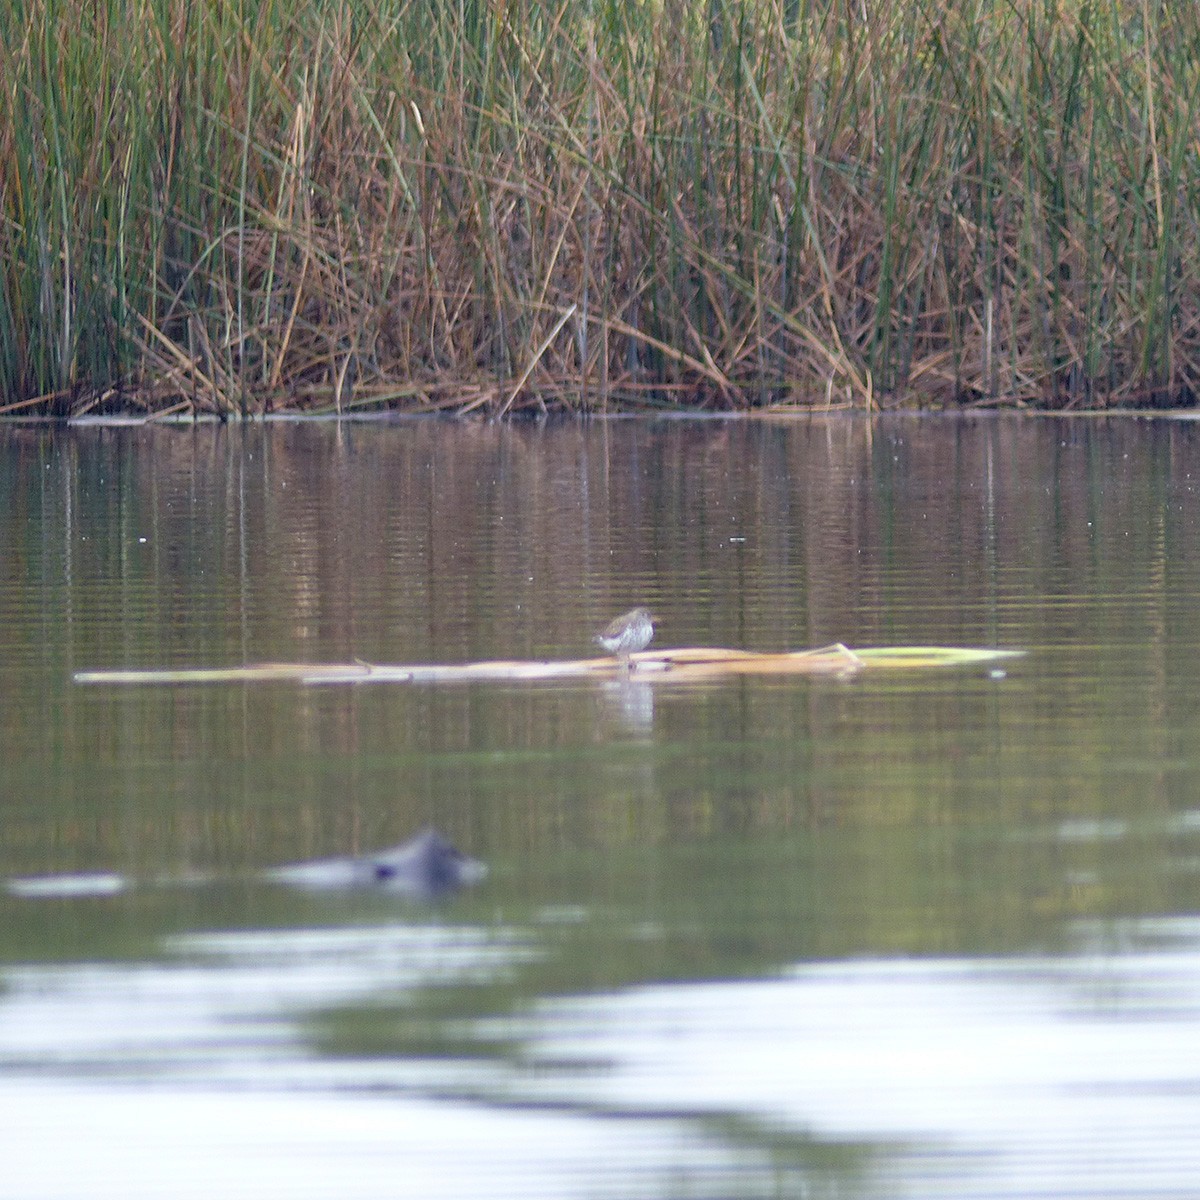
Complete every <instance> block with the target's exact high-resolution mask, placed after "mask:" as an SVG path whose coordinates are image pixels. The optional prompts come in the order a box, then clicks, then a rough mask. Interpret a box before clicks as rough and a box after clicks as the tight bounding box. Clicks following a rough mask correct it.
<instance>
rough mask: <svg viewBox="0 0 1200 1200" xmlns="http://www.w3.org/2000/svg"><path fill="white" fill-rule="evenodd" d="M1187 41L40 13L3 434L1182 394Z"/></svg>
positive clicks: (15, 143) (786, 0)
mask: <svg viewBox="0 0 1200 1200" xmlns="http://www.w3.org/2000/svg"><path fill="white" fill-rule="evenodd" d="M1198 34H1200V10H1198V9H1196V7H1195V6H1192V5H1175V6H1168V7H1166V8H1162V7H1161V6H1160V7H1158V8H1156V9H1155V11H1154V13H1153V16H1152V17H1151V13H1150V10H1149V9H1148V8H1147V7H1146V6H1145V5H1139V4H1134V3H1131V2H1129V0H1118V3H1115V4H1111V5H1100V6H1095V5H1085V4H1078V3H1074V2H1068V3H1066V4H1060V5H1053V6H1044V5H1032V6H1030V5H1010V4H993V3H990V2H985V3H983V4H982V5H973V6H965V7H964V6H962V5H954V4H950V3H946V2H945V0H943V2H942V3H941V4H940V5H939V4H935V5H934V7H933V8H930V6H929V5H928V4H925V3H917V2H916V0H891V2H890V3H889V2H886V0H885V2H884V3H879V4H870V5H865V6H861V7H857V6H855V7H850V6H847V5H844V4H841V3H838V4H834V3H831V2H829V0H813V2H806V3H803V4H800V3H791V2H790V0H714V2H713V3H710V4H707V5H704V6H696V5H691V6H685V5H683V4H680V3H679V0H648V2H647V3H646V4H628V3H620V4H618V3H613V2H612V0H582V2H581V0H570V2H568V0H564V2H562V3H549V4H546V3H539V2H538V0H523V2H522V3H520V4H518V5H509V6H496V5H478V4H466V5H455V4H451V5H442V4H435V5H429V4H423V3H409V4H400V5H393V4H383V3H381V2H380V0H351V2H350V3H348V4H346V5H335V6H332V7H330V6H328V5H323V4H316V3H311V2H310V0H257V2H254V3H249V4H243V5H237V6H230V5H208V4H201V5H195V4H188V3H185V2H184V0H149V3H146V4H140V5H130V4H124V3H117V2H116V0H101V2H100V3H98V4H88V5H67V4H52V3H49V0H30V2H29V3H28V4H20V5H13V6H7V7H6V8H5V9H4V10H3V13H2V14H0V46H2V47H3V50H2V51H0V54H2V55H3V78H4V79H5V81H6V88H5V92H4V95H5V101H4V103H3V104H0V197H3V199H2V201H0V203H2V204H3V206H4V211H3V221H2V222H0V289H2V294H0V300H2V303H0V397H4V398H6V400H7V408H5V409H4V410H3V411H12V410H14V409H18V408H25V409H27V410H28V411H52V412H59V413H62V412H68V411H70V412H79V411H81V410H86V409H88V408H94V407H98V408H103V407H105V406H112V405H113V404H116V403H124V404H135V405H137V406H142V405H145V406H147V407H148V408H150V409H153V410H156V411H159V412H166V411H171V410H176V409H177V410H180V411H186V412H196V411H201V412H215V413H221V414H239V413H250V412H258V411H261V410H263V409H279V408H296V409H310V408H319V409H324V410H340V411H348V410H361V409H363V408H372V407H382V406H390V407H401V408H408V409H414V410H437V409H442V408H449V409H455V410H468V411H470V410H478V411H482V412H488V411H492V412H494V411H501V410H507V409H509V408H510V407H511V408H520V407H523V406H530V405H534V406H536V405H542V404H545V403H546V402H547V401H550V402H558V403H562V404H565V405H568V406H589V407H592V406H601V407H603V406H606V405H608V404H610V403H620V402H628V401H652V402H654V403H656V404H668V403H672V402H679V403H686V404H695V403H698V402H699V403H711V404H717V405H733V406H741V405H756V404H762V403H767V402H794V403H800V404H807V403H813V402H817V403H820V404H822V405H825V404H849V405H857V406H871V405H874V404H887V403H893V402H901V401H903V400H905V399H908V398H912V397H919V398H923V399H924V400H926V401H930V402H941V401H947V402H951V401H968V402H969V401H990V400H1006V401H1037V402H1046V403H1053V404H1068V405H1081V404H1089V403H1091V404H1099V403H1110V402H1119V401H1144V400H1150V399H1154V400H1180V399H1188V398H1189V397H1190V394H1191V389H1192V388H1193V387H1194V385H1195V380H1196V379H1197V377H1198V376H1200V339H1198V338H1197V337H1196V334H1195V330H1196V328H1197V324H1198V322H1197V315H1198V313H1197V302H1196V299H1195V298H1196V297H1197V296H1200V287H1198V286H1197V280H1196V279H1194V278H1192V275H1193V273H1194V272H1196V271H1197V270H1200V245H1198V244H1197V243H1198V241H1200V232H1198V226H1197V223H1196V222H1195V221H1194V219H1193V217H1192V212H1193V210H1194V204H1193V203H1192V197H1191V194H1190V191H1189V190H1188V189H1189V188H1190V180H1191V179H1192V178H1193V177H1194V175H1195V172H1196V166H1197V164H1196V151H1195V138H1194V133H1193V125H1194V114H1193V105H1192V101H1191V99H1190V97H1191V96H1192V93H1193V91H1194V88H1193V87H1192V85H1191V83H1190V80H1191V78H1192V74H1193V67H1194V63H1193V60H1192V49H1191V48H1192V47H1193V46H1194V45H1195V44H1196V39H1197V35H1198Z"/></svg>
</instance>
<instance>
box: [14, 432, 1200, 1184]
mask: <svg viewBox="0 0 1200 1200" xmlns="http://www.w3.org/2000/svg"><path fill="white" fill-rule="evenodd" d="M0 565H2V574H0V878H3V879H6V880H12V879H15V878H25V877H30V876H62V877H65V878H64V887H63V888H62V889H59V890H58V891H56V890H55V889H53V888H51V889H50V892H51V894H44V895H28V894H21V895H19V894H13V893H12V892H11V891H0V1113H2V1114H3V1116H2V1119H0V1120H2V1128H3V1134H2V1135H0V1136H2V1138H3V1142H4V1145H3V1156H2V1163H3V1165H2V1166H0V1200H18V1198H19V1200H49V1198H51V1197H53V1198H56V1200H57V1198H67V1197H81V1198H82V1197H87V1198H89V1200H103V1198H108V1197H112V1198H113V1200H117V1198H120V1200H132V1198H140V1197H147V1198H149V1197H162V1196H172V1197H193V1196H194V1197H206V1198H207V1197H217V1196H221V1197H242V1196H245V1197H255V1198H262V1197H276V1196H277V1197H281V1198H282V1197H287V1198H288V1200H297V1198H308V1197H312V1198H314V1200H316V1198H321V1200H324V1198H332V1197H337V1198H339V1200H346V1198H357V1197H371V1198H372V1200H379V1198H380V1197H388V1196H402V1197H408V1196H412V1197H442V1196H445V1197H478V1196H488V1197H500V1196H503V1197H510V1196H511V1197H577V1196H578V1197H702V1198H708V1197H759V1196H788V1197H791V1196H804V1197H812V1196H819V1197H839V1198H842V1197H845V1198H850V1197H956V1198H957V1197H964V1198H969V1197H984V1196H987V1197H1029V1196H1039V1197H1042V1196H1045V1197H1060V1196H1072V1197H1092V1196H1097V1197H1100V1196H1103V1197H1185V1196H1187V1197H1194V1196H1196V1195H1198V1194H1200V1136H1197V1133H1196V1131H1197V1130H1200V685H1198V683H1197V677H1196V675H1197V671H1196V668H1197V662H1198V661H1200V654H1198V651H1200V621H1198V620H1197V614H1198V612H1200V426H1197V425H1193V424H1191V423H1188V422H1179V421H1176V422H1171V421H1161V422H1142V423H1134V422H1121V421H1101V420H1094V421H1078V422H1059V421H1052V420H1033V419H1026V420H1021V419H1012V418H989V419H979V420H953V421H952V420H941V419H936V418H934V419H924V420H920V421H918V420H909V419H880V420H877V421H875V422H873V423H872V422H868V421H867V420H863V419H848V418H845V419H843V418H837V417H832V418H827V419H826V418H819V419H818V418H814V419H809V420H799V421H794V422H787V423H784V422H780V423H768V422H753V423H752V422H740V421H661V422H655V423H644V422H634V421H625V422H608V423H594V424H591V425H586V426H585V425H577V424H563V425H550V426H548V427H545V428H536V427H533V426H524V425H514V426H511V427H495V426H485V425H450V424H444V423H395V424H369V425H366V424H365V425H343V426H334V425H288V426H281V427H271V428H267V429H262V428H258V429H251V430H244V431H243V430H237V429H212V428H200V429H193V428H183V427H177V428H156V429H145V428H141V429H134V428H78V429H75V430H72V431H55V432H52V431H47V430H45V429H40V428H28V427H25V428H22V427H7V428H0ZM636 603H647V604H649V605H651V606H652V607H653V608H654V609H655V610H656V612H657V614H658V616H659V618H660V626H659V631H658V637H657V641H658V643H659V644H662V645H676V646H680V645H715V646H728V647H736V648H747V649H754V650H780V649H793V648H799V647H804V646H818V645H824V644H827V643H830V642H835V641H841V642H845V643H846V644H848V645H850V646H880V645H909V644H917V645H961V646H994V647H1007V648H1018V649H1023V650H1026V651H1028V654H1027V656H1026V657H1024V658H1020V659H1013V660H1010V661H1008V662H1006V663H1004V664H1003V668H1002V669H1001V668H989V667H978V666H976V667H970V668H954V669H945V668H943V669H931V670H915V669H914V670H907V671H897V672H891V673H886V672H882V671H879V672H875V673H872V672H866V673H864V674H861V675H859V676H858V677H857V678H854V679H851V680H837V679H793V678H753V679H745V678H743V679H733V680H726V681H716V680H710V681H708V682H704V683H686V684H679V683H673V682H672V681H671V679H670V677H669V676H664V677H662V678H657V679H653V680H648V679H647V680H643V679H639V678H637V677H636V676H635V677H634V678H633V679H630V680H626V681H620V682H612V681H609V682H607V683H605V682H564V681H560V682H556V683H524V684H518V683H488V684H472V685H457V686H451V685H438V686H423V687H415V686H412V685H403V684H389V685H383V684H379V685H365V686H358V687H351V686H333V685H328V686H303V685H300V684H295V683H253V684H249V683H234V684H230V683H213V684H200V685H197V684H193V685H187V686H156V687H120V686H111V685H109V686H105V685H86V686H85V685H80V684H76V683H74V682H73V674H74V672H76V671H81V670H90V669H94V668H111V667H175V668H182V667H199V666H229V665H239V664H244V663H253V662H261V661H279V662H325V663H329V662H352V661H354V660H356V659H362V660H366V661H370V662H384V663H406V662H408V663H411V662H435V663H456V662H465V661H469V660H473V659H480V658H489V659H490V658H521V659H524V658H565V657H578V656H580V655H581V654H587V653H588V652H589V651H590V647H589V637H590V635H591V633H593V632H594V631H595V630H596V629H599V628H600V627H602V626H603V625H604V624H605V623H606V621H607V620H608V619H609V617H611V616H612V615H613V614H614V613H617V612H620V611H622V610H624V609H626V608H629V607H631V606H632V605H634V604H636ZM426 824H435V825H436V826H438V827H439V828H440V829H441V830H442V831H443V832H444V833H446V834H447V835H448V836H450V837H451V838H453V840H454V841H455V842H456V843H457V844H458V845H459V846H460V847H462V848H463V849H464V850H465V851H467V852H469V853H470V854H472V855H474V856H477V857H478V858H481V859H483V860H485V861H486V862H487V863H488V864H489V866H490V873H489V875H488V877H487V879H486V881H484V883H483V884H482V885H481V886H478V887H476V888H473V889H471V890H469V891H466V892H463V893H461V894H460V895H458V896H456V897H453V898H451V899H449V900H446V901H444V902H441V903H437V904H420V903H413V902H405V901H401V900H396V899H389V898H388V897H386V896H365V897H364V896H357V897H356V896H352V895H351V896H328V895H310V894H296V893H292V892H288V891H285V890H284V889H280V888H278V887H272V886H270V885H265V884H263V883H261V882H256V879H255V872H256V871H257V870H259V869H260V868H263V867H267V866H271V865H275V864H279V863H284V862H291V861H297V860H302V859H305V858H308V857H319V856H324V855H337V854H349V853H355V852H359V851H369V850H373V849H376V848H378V847H384V846H388V845H391V844H393V843H396V842H400V841H402V840H404V839H405V838H406V837H408V836H409V835H410V834H412V833H413V832H414V831H415V830H417V829H419V828H421V827H422V826H424V825H426ZM197 873H200V874H202V875H203V876H204V877H205V878H207V880H208V882H206V883H202V884H195V883H192V884H188V885H185V884H184V883H182V882H173V881H182V880H186V879H189V878H192V877H193V876H195V875H196V874H197ZM72 881H76V882H78V884H79V887H78V892H79V894H64V893H69V892H70V888H71V886H73V884H72ZM97 881H99V883H97ZM130 881H143V882H141V883H140V884H139V885H138V886H126V885H127V884H129V883H130Z"/></svg>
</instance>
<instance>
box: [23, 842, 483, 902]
mask: <svg viewBox="0 0 1200 1200" xmlns="http://www.w3.org/2000/svg"><path fill="white" fill-rule="evenodd" d="M486 874H487V864H486V863H482V862H480V861H479V860H478V859H475V858H471V857H469V856H468V855H466V854H464V853H463V852H462V851H461V850H459V849H458V847H457V846H455V845H454V843H453V842H451V841H449V840H448V839H447V838H445V837H443V836H442V835H441V834H440V833H438V831H437V830H436V829H432V828H430V829H423V830H422V831H421V832H420V833H418V834H417V836H416V837H414V838H411V839H410V840H409V841H407V842H402V843H401V844H400V845H399V846H393V847H392V848H391V849H390V850H380V851H378V852H376V853H375V854H362V855H356V856H346V857H344V858H321V859H316V860H314V861H313V862H304V863H291V864H289V865H288V866H285V867H275V868H273V869H271V870H268V871H263V872H262V873H261V874H260V875H259V876H258V878H260V879H262V880H265V881H266V882H268V883H282V884H286V885H288V886H290V887H298V888H307V889H310V890H312V891H331V892H333V891H377V892H383V893H386V894H388V895H392V896H405V897H407V898H409V899H412V900H433V899H436V898H437V897H438V896H445V895H448V894H449V893H451V892H456V891H458V889H459V888H462V887H466V886H467V885H469V884H472V883H478V882H479V881H480V880H481V879H483V877H484V876H485V875H486ZM221 882H222V878H221V877H220V876H219V875H209V874H202V873H197V874H191V875H185V876H180V877H178V878H175V877H171V876H160V877H158V878H155V879H150V880H141V881H138V880H134V879H130V878H129V877H128V876H125V875H114V874H104V873H95V874H84V875H42V876H38V877H36V878H28V879H8V880H4V881H3V883H2V884H0V886H2V887H3V889H4V890H5V891H7V892H8V893H9V894H10V895H13V896H22V897H26V898H28V899H78V898H81V897H96V896H115V895H118V894H119V893H121V892H126V891H129V890H130V889H131V888H133V887H135V886H138V884H139V883H141V884H142V885H146V884H149V885H150V886H153V887H199V886H213V885H217V884H220V883H221Z"/></svg>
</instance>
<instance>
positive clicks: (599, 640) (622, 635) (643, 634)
mask: <svg viewBox="0 0 1200 1200" xmlns="http://www.w3.org/2000/svg"><path fill="white" fill-rule="evenodd" d="M653 636H654V615H653V613H651V611H650V610H649V609H648V608H634V609H630V611H629V612H627V613H622V614H621V615H620V616H619V617H614V618H613V619H612V620H611V621H610V622H609V623H608V624H607V625H606V626H605V627H604V631H603V632H602V633H598V634H596V637H595V639H594V641H595V642H596V644H597V645H598V646H600V647H602V648H603V649H605V650H607V651H608V652H609V654H615V655H616V656H617V658H618V659H620V660H621V662H622V663H623V664H624V665H625V666H626V667H627V668H629V669H630V670H632V669H633V664H632V663H631V662H630V661H629V656H630V655H631V654H636V653H637V651H639V650H645V648H646V647H647V646H648V645H650V639H651V638H652V637H653Z"/></svg>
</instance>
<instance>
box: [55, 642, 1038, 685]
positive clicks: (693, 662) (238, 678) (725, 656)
mask: <svg viewBox="0 0 1200 1200" xmlns="http://www.w3.org/2000/svg"><path fill="white" fill-rule="evenodd" d="M1023 653H1024V651H1022V650H977V649H962V648H956V647H952V646H890V647H874V648H870V649H864V650H851V649H849V648H848V647H846V646H843V645H842V644H841V643H840V642H838V643H836V644H834V645H832V646H824V647H822V648H821V649H819V650H793V651H789V652H786V653H782V654H763V653H756V652H753V651H749V650H722V649H718V648H715V647H685V648H682V649H679V650H643V651H641V652H640V653H638V654H633V655H631V656H630V660H629V662H630V665H629V667H628V668H626V667H625V666H624V665H623V664H621V663H620V662H618V661H617V660H616V659H615V658H611V657H608V656H605V657H603V658H580V659H565V660H563V661H559V662H523V661H519V660H515V661H511V662H506V661H497V662H475V663H446V664H440V663H430V664H419V665H410V666H386V665H383V664H378V663H366V662H353V663H342V664H337V663H258V664H256V665H254V666H247V667H203V668H198V669H194V668H193V669H185V670H178V671H170V670H134V671H127V670H121V671H76V672H75V676H74V679H75V682H76V683H108V684H147V683H158V684H163V683H261V682H288V681H292V682H296V683H309V684H317V683H325V684H330V683H342V684H345V683H474V682H480V681H486V680H493V681H519V680H538V679H568V678H597V679H618V680H636V681H637V682H639V683H641V682H643V681H646V682H650V681H654V680H679V681H682V680H695V679H702V678H716V677H719V676H724V675H832V676H837V677H847V676H851V675H857V674H858V672H860V671H863V670H875V669H880V668H886V669H897V668H907V669H912V668H917V667H948V666H970V665H978V664H982V663H989V662H996V661H998V660H1001V659H1005V658H1014V657H1018V656H1020V655H1021V654H1023Z"/></svg>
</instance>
